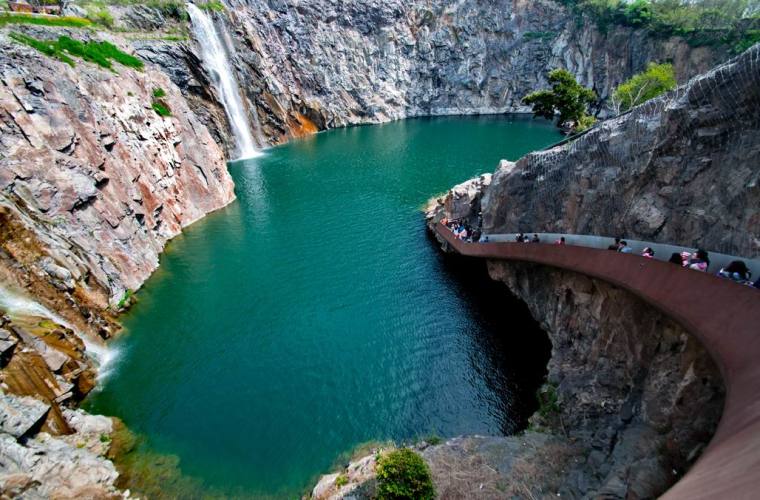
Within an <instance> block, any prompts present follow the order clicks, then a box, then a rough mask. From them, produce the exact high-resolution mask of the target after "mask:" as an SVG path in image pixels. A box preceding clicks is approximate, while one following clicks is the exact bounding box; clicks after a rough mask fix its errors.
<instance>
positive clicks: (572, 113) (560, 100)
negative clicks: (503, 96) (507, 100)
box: [523, 69, 596, 127]
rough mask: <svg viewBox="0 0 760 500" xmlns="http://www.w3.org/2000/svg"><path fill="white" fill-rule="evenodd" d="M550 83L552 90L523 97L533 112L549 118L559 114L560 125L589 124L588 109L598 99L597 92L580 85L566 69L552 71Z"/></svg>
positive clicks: (558, 123) (539, 91) (540, 91)
mask: <svg viewBox="0 0 760 500" xmlns="http://www.w3.org/2000/svg"><path fill="white" fill-rule="evenodd" d="M549 83H550V84H551V86H552V88H551V90H538V91H536V92H533V93H531V94H529V95H527V96H525V98H523V102H524V103H525V104H528V105H531V106H533V114H534V115H535V116H540V117H542V118H546V119H548V120H552V119H553V118H554V116H555V115H556V114H559V121H558V122H557V125H558V126H560V127H563V126H566V125H570V124H572V125H573V126H574V127H576V126H577V125H578V124H579V123H581V122H583V123H585V124H588V123H589V118H591V117H589V115H588V113H587V112H586V110H587V108H588V106H589V104H591V103H593V102H594V101H595V100H596V93H594V91H593V90H591V89H588V88H586V87H584V86H582V85H580V84H579V83H578V82H577V81H575V77H574V76H573V75H572V73H570V72H569V71H567V70H565V69H555V70H553V71H551V72H550V73H549ZM592 123H593V122H592Z"/></svg>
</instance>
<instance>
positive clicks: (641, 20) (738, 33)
mask: <svg viewBox="0 0 760 500" xmlns="http://www.w3.org/2000/svg"><path fill="white" fill-rule="evenodd" d="M557 1H558V2H560V3H562V4H565V5H568V6H569V7H570V8H571V9H572V10H573V11H575V12H576V13H577V14H579V18H580V16H581V15H587V16H589V17H590V18H591V19H592V20H593V21H594V22H595V23H596V25H597V27H598V28H599V30H600V31H602V32H606V31H607V30H608V29H609V27H610V26H612V25H620V26H632V27H636V28H642V29H646V30H648V31H649V32H650V33H652V34H653V35H656V36H673V35H676V36H680V37H682V38H684V39H685V40H686V41H687V42H688V43H689V44H690V45H692V46H700V45H727V46H729V47H731V49H732V51H733V52H740V51H741V49H742V48H747V47H749V46H750V45H751V43H750V41H751V39H752V35H751V32H752V31H754V30H757V29H758V28H760V17H758V14H760V11H759V10H758V4H757V2H756V0H720V1H716V0H633V1H631V0H557Z"/></svg>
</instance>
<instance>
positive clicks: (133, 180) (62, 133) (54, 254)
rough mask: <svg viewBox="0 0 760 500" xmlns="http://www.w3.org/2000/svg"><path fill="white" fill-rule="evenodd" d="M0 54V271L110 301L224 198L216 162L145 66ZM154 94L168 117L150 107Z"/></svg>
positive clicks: (5, 47)
mask: <svg viewBox="0 0 760 500" xmlns="http://www.w3.org/2000/svg"><path fill="white" fill-rule="evenodd" d="M43 35H44V34H43ZM0 48H1V49H2V57H1V58H0V77H1V78H2V80H1V83H2V85H0V118H1V120H0V142H1V143H2V151H1V152H0V207H2V208H0V217H2V218H3V221H4V223H3V231H2V232H3V233H4V234H2V239H1V240H0V245H2V248H3V250H4V254H3V257H4V258H3V259H2V267H3V268H5V269H6V274H7V275H9V276H15V277H16V281H17V283H16V284H19V285H22V286H24V285H25V287H31V286H32V282H35V281H39V280H40V279H42V280H43V281H46V282H48V283H49V284H50V285H51V286H52V287H53V288H54V289H55V290H52V289H51V291H50V292H49V293H48V292H45V293H39V292H38V293H35V294H34V295H35V296H38V297H39V296H42V297H43V298H44V297H46V296H48V295H55V294H56V292H62V294H63V295H68V296H70V297H74V298H76V299H79V298H81V299H82V300H81V301H80V300H76V302H83V303H85V304H86V305H92V306H93V308H95V307H97V308H100V309H104V308H106V307H107V306H108V305H109V304H110V305H116V304H117V303H118V302H119V301H120V300H121V298H122V297H123V296H124V294H125V292H126V291H127V290H136V289H137V288H139V287H140V286H141V284H142V283H143V282H144V281H145V280H146V279H147V277H148V276H150V274H151V273H152V272H153V271H154V270H155V269H156V267H157V266H158V256H159V254H160V252H161V250H162V249H163V247H164V245H165V243H166V242H167V241H168V240H169V239H171V238H172V237H174V236H176V235H177V234H179V232H180V231H181V229H182V228H183V227H185V226H187V225H189V224H191V223H193V222H194V221H196V220H198V219H199V218H201V217H203V216H204V215H205V214H207V213H209V212H211V211H213V210H216V209H218V208H220V207H223V206H224V205H226V204H227V203H229V202H230V201H231V200H232V199H233V198H234V193H233V183H232V180H231V178H230V176H229V174H228V172H227V169H226V166H225V163H224V156H223V154H222V152H221V150H220V148H219V147H218V146H217V145H216V143H215V142H214V140H213V138H212V137H211V135H210V134H209V132H208V131H207V129H206V128H205V127H204V126H203V125H202V124H201V123H200V122H199V120H198V118H197V117H196V116H195V114H194V113H193V112H192V111H191V110H190V109H189V107H188V105H187V102H186V101H185V99H184V98H183V97H182V95H181V94H180V92H179V91H178V89H177V87H176V86H175V85H173V84H172V82H171V81H170V79H169V78H168V77H167V76H166V75H165V74H164V73H163V72H161V71H157V70H156V69H154V68H153V67H151V66H147V67H146V68H145V70H144V71H136V70H132V69H128V68H124V67H120V66H118V65H117V66H116V71H115V72H110V71H107V70H105V69H101V68H99V67H97V66H95V65H93V64H90V63H86V62H83V61H80V62H78V65H77V67H75V68H72V67H70V66H68V65H66V64H64V63H62V62H59V61H56V60H54V59H51V58H48V57H45V56H43V55H42V54H39V53H38V52H36V51H34V50H33V49H30V48H27V47H24V46H21V45H19V44H17V43H13V42H11V41H10V40H8V39H7V38H6V37H5V36H4V35H0ZM156 89H162V90H163V91H164V92H165V93H166V96H165V97H163V98H162V99H163V102H164V103H165V104H166V105H167V106H168V107H169V108H170V109H171V112H172V115H171V116H170V117H161V116H159V115H158V114H157V113H156V112H155V111H154V110H153V109H152V108H151V104H152V102H153V100H154V96H153V92H154V91H155V90H156ZM19 240H21V241H19ZM39 286H40V287H42V286H43V285H39ZM55 309H57V310H65V307H56V308H55ZM62 314H63V313H62ZM85 316H86V314H85Z"/></svg>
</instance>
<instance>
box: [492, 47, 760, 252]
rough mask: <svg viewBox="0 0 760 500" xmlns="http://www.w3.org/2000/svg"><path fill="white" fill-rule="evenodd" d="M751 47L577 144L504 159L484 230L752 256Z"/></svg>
mask: <svg viewBox="0 0 760 500" xmlns="http://www.w3.org/2000/svg"><path fill="white" fill-rule="evenodd" d="M758 61H760V45H756V46H754V47H753V48H751V49H749V50H748V51H747V52H745V53H744V54H742V55H741V56H739V57H737V58H736V59H734V60H733V61H731V62H729V63H726V64H724V65H721V66H719V67H718V68H716V69H715V70H713V71H710V72H708V73H706V74H705V75H702V76H699V77H697V78H695V79H693V80H692V81H691V82H690V83H689V84H688V85H686V86H684V87H682V88H681V89H679V90H678V91H677V93H675V94H672V95H670V96H666V97H662V98H658V99H655V100H652V101H649V102H648V103H646V104H644V105H643V106H640V107H639V108H637V109H636V110H634V111H633V112H632V113H630V114H628V115H624V116H621V117H619V118H616V119H613V120H610V121H608V122H605V123H604V124H602V125H601V126H600V127H598V128H596V129H594V130H593V131H591V132H589V133H588V134H586V135H585V136H583V137H581V138H579V139H578V140H576V141H574V142H571V143H570V144H566V145H564V146H561V147H557V148H554V149H552V150H549V151H543V152H537V153H531V154H529V155H527V156H525V157H523V158H521V159H520V160H519V161H517V163H516V164H515V163H509V162H506V163H505V164H503V165H502V166H500V168H499V169H498V170H497V171H496V172H495V173H494V176H493V181H492V183H491V186H490V187H489V188H488V189H487V190H486V192H485V194H484V196H483V202H482V204H483V230H484V232H485V233H510V232H518V231H524V232H527V231H545V232H557V233H575V234H595V235H601V236H619V235H622V236H624V237H626V238H632V239H640V240H645V241H655V242H663V243H675V244H681V245H684V246H692V247H703V248H706V249H708V250H714V251H719V252H723V253H728V254H733V255H741V256H745V257H755V258H756V257H758V256H760V239H758V236H757V235H758V234H760V212H759V211H758V207H760V170H758V168H757V165H758V164H759V163H760V114H758V112H757V109H758V107H757V103H758V102H760V63H759V62H758Z"/></svg>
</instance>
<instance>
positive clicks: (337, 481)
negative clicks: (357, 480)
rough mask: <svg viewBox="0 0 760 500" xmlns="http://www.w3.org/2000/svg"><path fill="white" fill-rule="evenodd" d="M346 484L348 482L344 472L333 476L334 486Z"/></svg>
mask: <svg viewBox="0 0 760 500" xmlns="http://www.w3.org/2000/svg"><path fill="white" fill-rule="evenodd" d="M347 484H348V476H346V475H345V474H341V475H339V476H338V477H336V478H335V486H337V487H338V488H342V487H344V486H345V485H347Z"/></svg>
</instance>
